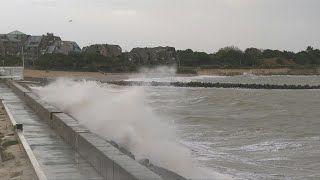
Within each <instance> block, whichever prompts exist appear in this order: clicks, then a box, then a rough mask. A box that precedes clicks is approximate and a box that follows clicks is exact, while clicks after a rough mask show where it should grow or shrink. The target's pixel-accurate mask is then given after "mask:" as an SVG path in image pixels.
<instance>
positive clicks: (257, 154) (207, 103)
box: [130, 75, 320, 179]
mask: <svg viewBox="0 0 320 180" xmlns="http://www.w3.org/2000/svg"><path fill="white" fill-rule="evenodd" d="M130 80H131V81H132V80H144V81H166V82H167V81H183V82H189V81H200V82H221V83H243V84H250V83H255V84H277V85H282V84H287V85H291V84H294V85H299V84H300V85H320V76H254V75H243V76H233V77H224V76H194V77H177V76H175V77H160V78H156V77H149V78H143V79H140V78H132V79H130ZM146 92H147V93H146V94H147V99H148V103H149V105H150V106H151V107H152V108H153V110H154V111H155V112H157V113H158V114H165V115H166V116H169V117H170V119H171V120H172V121H174V124H175V126H176V129H177V132H176V133H177V135H178V136H179V138H180V143H181V144H183V145H184V146H186V147H188V148H189V149H190V150H191V151H192V155H193V157H194V158H196V159H197V161H198V162H199V164H200V165H201V166H202V167H205V168H207V169H210V170H212V171H215V172H219V173H221V174H227V175H231V176H232V177H234V178H235V179H320V90H249V89H217V88H209V89H206V88H176V87H147V90H146ZM213 179H214V178H213Z"/></svg>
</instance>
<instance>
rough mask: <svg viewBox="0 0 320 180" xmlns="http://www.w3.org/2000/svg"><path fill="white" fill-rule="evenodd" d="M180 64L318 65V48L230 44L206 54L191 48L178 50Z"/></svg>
mask: <svg viewBox="0 0 320 180" xmlns="http://www.w3.org/2000/svg"><path fill="white" fill-rule="evenodd" d="M178 54H179V58H180V65H181V66H198V67H202V66H204V67H205V66H208V65H209V66H216V67H257V66H262V67H281V66H289V67H294V66H301V65H303V66H305V65H320V50H319V49H314V48H312V47H310V46H309V47H308V48H307V49H306V50H305V51H300V52H298V53H294V52H290V51H279V50H271V49H266V50H261V49H257V48H247V49H246V50H245V51H242V50H241V49H239V48H237V47H234V46H230V47H225V48H221V49H220V50H219V51H218V52H216V53H213V54H207V53H204V52H193V51H192V50H191V49H187V50H184V51H178Z"/></svg>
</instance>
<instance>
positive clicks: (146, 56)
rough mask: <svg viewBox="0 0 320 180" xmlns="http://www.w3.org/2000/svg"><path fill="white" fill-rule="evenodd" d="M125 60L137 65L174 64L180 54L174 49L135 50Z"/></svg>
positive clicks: (127, 54)
mask: <svg viewBox="0 0 320 180" xmlns="http://www.w3.org/2000/svg"><path fill="white" fill-rule="evenodd" d="M125 58H126V59H127V60H128V61H130V62H132V63H135V64H174V63H176V62H177V61H178V54H177V52H176V49H175V48H174V47H154V48H133V49H132V50H131V52H129V53H126V54H125Z"/></svg>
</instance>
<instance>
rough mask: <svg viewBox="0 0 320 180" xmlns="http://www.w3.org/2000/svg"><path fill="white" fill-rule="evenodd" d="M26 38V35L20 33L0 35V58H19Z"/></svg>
mask: <svg viewBox="0 0 320 180" xmlns="http://www.w3.org/2000/svg"><path fill="white" fill-rule="evenodd" d="M27 38H28V35H26V34H24V33H22V32H20V31H13V32H10V33H8V34H0V56H19V55H20V54H21V50H22V46H23V44H24V43H25V42H26V40H27Z"/></svg>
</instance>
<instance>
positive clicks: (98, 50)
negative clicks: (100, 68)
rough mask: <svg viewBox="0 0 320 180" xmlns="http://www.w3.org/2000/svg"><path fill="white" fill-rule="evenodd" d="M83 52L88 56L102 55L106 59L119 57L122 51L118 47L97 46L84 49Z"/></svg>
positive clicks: (108, 45)
mask: <svg viewBox="0 0 320 180" xmlns="http://www.w3.org/2000/svg"><path fill="white" fill-rule="evenodd" d="M82 52H83V53H87V54H101V55H103V56H106V57H118V56H121V54H122V49H121V47H120V46H118V45H111V44H95V45H91V46H87V47H84V48H83V49H82Z"/></svg>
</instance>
